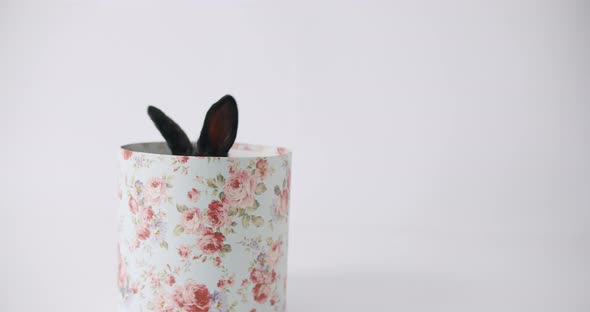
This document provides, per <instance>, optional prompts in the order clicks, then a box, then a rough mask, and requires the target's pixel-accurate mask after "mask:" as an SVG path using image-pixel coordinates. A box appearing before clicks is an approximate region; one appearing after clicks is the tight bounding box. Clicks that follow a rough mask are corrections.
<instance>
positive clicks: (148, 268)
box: [118, 143, 291, 312]
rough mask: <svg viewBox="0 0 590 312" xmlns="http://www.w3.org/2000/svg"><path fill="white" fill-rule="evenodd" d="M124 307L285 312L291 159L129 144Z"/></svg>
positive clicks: (122, 210) (123, 211) (264, 152)
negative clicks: (196, 153) (218, 154)
mask: <svg viewBox="0 0 590 312" xmlns="http://www.w3.org/2000/svg"><path fill="white" fill-rule="evenodd" d="M120 161H121V172H120V174H121V176H120V189H119V198H120V205H119V214H118V215H119V220H118V222H119V233H120V234H119V242H118V244H119V246H118V250H119V256H118V257H119V265H118V288H119V291H120V294H121V300H120V303H119V311H156V312H164V311H165V312H180V311H187V312H207V311H209V312H225V311H235V312H242V311H245V312H250V311H256V312H263V311H285V307H286V288H287V246H288V241H287V236H288V214H289V194H290V177H291V153H290V152H289V151H287V150H286V149H284V148H276V147H266V146H258V145H247V144H234V146H233V148H232V150H231V151H230V153H229V157H193V156H174V155H170V151H169V150H168V148H167V146H166V144H165V143H139V144H130V145H126V146H123V147H122V150H121V159H120Z"/></svg>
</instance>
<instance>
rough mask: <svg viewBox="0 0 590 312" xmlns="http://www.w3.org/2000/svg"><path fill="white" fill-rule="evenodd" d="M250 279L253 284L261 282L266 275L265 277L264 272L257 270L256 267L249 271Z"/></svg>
mask: <svg viewBox="0 0 590 312" xmlns="http://www.w3.org/2000/svg"><path fill="white" fill-rule="evenodd" d="M250 280H251V281H252V283H254V284H262V283H264V282H265V280H266V277H265V274H264V272H262V271H261V270H258V269H254V270H252V272H251V273H250Z"/></svg>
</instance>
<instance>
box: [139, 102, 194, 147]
mask: <svg viewBox="0 0 590 312" xmlns="http://www.w3.org/2000/svg"><path fill="white" fill-rule="evenodd" d="M148 115H150V118H151V119H152V121H153V122H154V124H155V125H156V128H158V130H159V131H160V133H161V134H162V136H163V137H164V139H165V140H166V143H167V144H168V147H169V148H170V151H171V152H172V155H182V156H189V155H192V154H193V145H192V144H191V141H190V139H189V138H188V136H187V135H186V133H184V131H182V129H181V128H180V127H179V126H178V125H177V124H176V123H175V122H174V120H172V119H170V117H168V116H166V114H164V113H163V112H162V111H161V110H159V109H157V108H156V107H153V106H150V107H148Z"/></svg>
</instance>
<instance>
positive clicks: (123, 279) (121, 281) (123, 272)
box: [117, 252, 127, 289]
mask: <svg viewBox="0 0 590 312" xmlns="http://www.w3.org/2000/svg"><path fill="white" fill-rule="evenodd" d="M117 271H118V276H119V278H118V279H117V285H118V286H119V289H122V288H125V286H126V285H127V265H126V264H125V261H123V258H122V257H121V253H120V252H119V267H118V270H117Z"/></svg>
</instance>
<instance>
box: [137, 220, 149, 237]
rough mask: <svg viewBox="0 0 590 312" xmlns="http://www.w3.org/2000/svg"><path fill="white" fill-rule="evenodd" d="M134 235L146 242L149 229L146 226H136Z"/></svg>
mask: <svg viewBox="0 0 590 312" xmlns="http://www.w3.org/2000/svg"><path fill="white" fill-rule="evenodd" d="M135 233H136V234H137V238H138V239H140V240H146V239H148V238H149V237H150V229H149V227H148V225H147V224H143V223H142V224H138V225H137V226H136V227H135Z"/></svg>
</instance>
